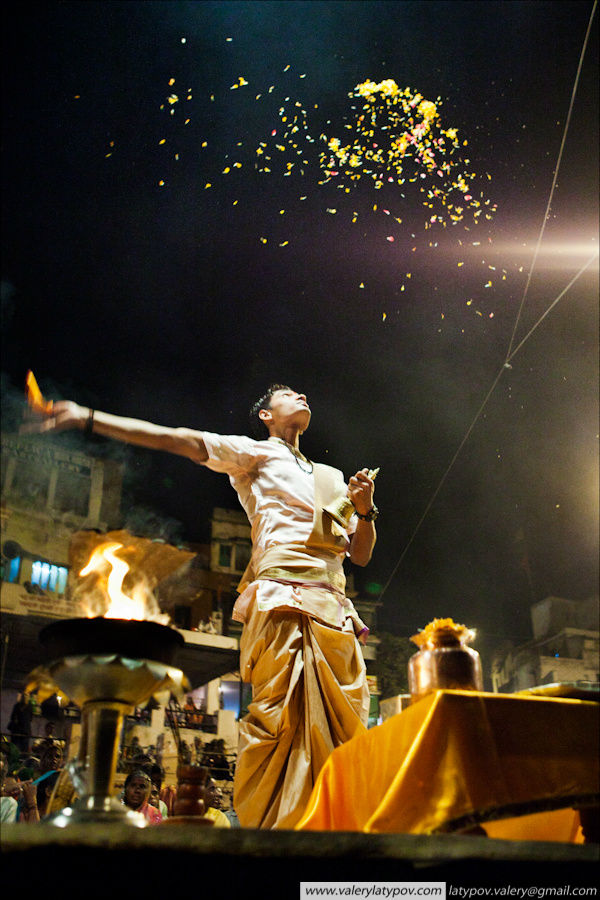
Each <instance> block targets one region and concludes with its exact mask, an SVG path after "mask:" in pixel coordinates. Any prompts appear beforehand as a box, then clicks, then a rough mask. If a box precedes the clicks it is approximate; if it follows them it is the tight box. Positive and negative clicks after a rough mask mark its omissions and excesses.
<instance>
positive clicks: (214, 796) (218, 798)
mask: <svg viewBox="0 0 600 900" xmlns="http://www.w3.org/2000/svg"><path fill="white" fill-rule="evenodd" d="M222 800H223V793H222V791H221V788H220V787H218V785H216V784H215V781H214V779H213V778H209V779H208V781H207V782H206V802H207V803H208V804H209V805H208V809H207V810H206V811H205V813H204V815H205V816H206V817H207V818H209V819H212V820H213V822H214V826H215V828H231V822H230V821H229V819H228V818H227V816H226V815H225V813H224V812H223V811H222V810H221V803H222Z"/></svg>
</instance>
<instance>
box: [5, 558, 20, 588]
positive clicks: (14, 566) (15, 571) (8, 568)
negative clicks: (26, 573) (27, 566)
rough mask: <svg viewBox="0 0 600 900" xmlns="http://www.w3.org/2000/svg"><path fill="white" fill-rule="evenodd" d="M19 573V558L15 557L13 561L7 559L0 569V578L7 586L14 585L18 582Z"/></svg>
mask: <svg viewBox="0 0 600 900" xmlns="http://www.w3.org/2000/svg"><path fill="white" fill-rule="evenodd" d="M20 571H21V557H20V556H15V557H14V559H7V560H6V562H5V563H4V564H3V567H2V577H3V579H4V581H8V582H9V584H16V582H17V581H18V580H19V573H20Z"/></svg>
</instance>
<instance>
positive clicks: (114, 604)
mask: <svg viewBox="0 0 600 900" xmlns="http://www.w3.org/2000/svg"><path fill="white" fill-rule="evenodd" d="M122 546H123V544H118V543H110V542H109V543H107V544H101V546H100V547H97V548H96V549H95V550H94V552H93V553H92V555H91V557H90V559H89V562H88V563H87V565H86V566H84V568H83V569H82V570H81V571H80V573H79V574H80V575H83V576H85V575H90V574H92V573H93V572H97V573H98V574H99V575H100V577H101V581H102V582H103V587H104V590H105V592H106V594H107V595H108V600H109V606H108V609H107V610H106V612H104V614H103V616H104V618H105V619H138V620H154V621H158V622H167V621H168V620H169V617H168V616H166V615H161V613H160V611H159V610H158V604H157V603H156V600H155V598H154V597H153V595H152V594H151V593H150V591H149V590H148V589H147V588H146V587H145V586H144V585H143V584H137V585H135V587H134V588H133V590H132V593H133V596H131V597H129V596H128V595H127V594H125V593H123V589H122V586H123V580H124V579H125V576H126V575H127V573H128V572H129V565H128V564H127V563H126V562H125V560H124V559H120V558H119V557H118V556H117V555H116V551H117V550H120V549H121V548H122ZM107 565H108V566H110V571H109V573H108V577H106V574H104V573H105V572H106V568H107ZM83 602H84V601H83ZM153 606H154V607H155V608H156V611H155V610H154V609H153V608H152V607H153ZM88 615H89V616H90V617H93V616H94V615H95V613H94V612H92V611H91V610H89V609H88Z"/></svg>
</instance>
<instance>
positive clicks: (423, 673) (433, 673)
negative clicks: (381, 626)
mask: <svg viewBox="0 0 600 900" xmlns="http://www.w3.org/2000/svg"><path fill="white" fill-rule="evenodd" d="M474 637H475V632H474V631H472V630H470V629H468V628H466V627H465V626H464V625H456V624H455V623H454V622H453V621H452V619H434V620H433V622H430V623H429V625H428V626H427V627H426V628H425V629H423V631H422V632H420V633H419V634H417V635H414V637H412V638H411V640H412V641H414V642H415V643H416V644H417V645H418V646H419V647H421V648H422V649H420V650H419V652H418V653H415V654H414V656H411V658H410V659H409V661H408V686H409V690H410V694H411V697H412V700H413V701H415V700H420V699H421V697H424V696H426V695H427V694H430V693H431V692H432V691H437V690H461V691H482V690H483V674H482V669H481V659H480V656H479V653H478V652H477V651H476V650H473V649H472V647H469V646H468V643H469V641H471V640H473V638H474Z"/></svg>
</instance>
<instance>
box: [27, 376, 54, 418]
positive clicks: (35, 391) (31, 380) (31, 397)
mask: <svg viewBox="0 0 600 900" xmlns="http://www.w3.org/2000/svg"><path fill="white" fill-rule="evenodd" d="M25 396H26V398H27V403H28V404H29V406H30V407H31V409H32V410H33V411H34V412H36V413H41V414H42V415H50V414H51V413H52V410H53V409H54V403H53V401H52V400H46V399H45V398H44V395H43V394H42V392H41V391H40V389H39V387H38V383H37V381H36V380H35V375H34V374H33V372H32V371H31V369H30V370H29V371H28V372H27V376H26V378H25Z"/></svg>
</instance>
